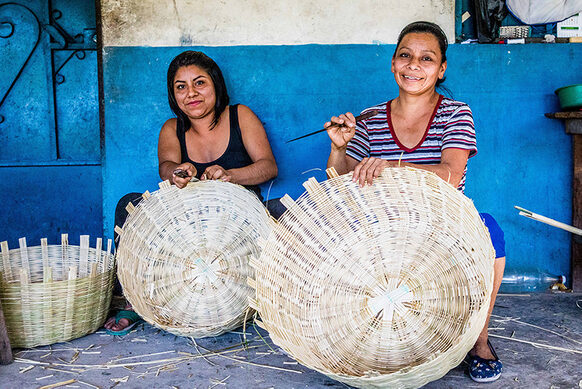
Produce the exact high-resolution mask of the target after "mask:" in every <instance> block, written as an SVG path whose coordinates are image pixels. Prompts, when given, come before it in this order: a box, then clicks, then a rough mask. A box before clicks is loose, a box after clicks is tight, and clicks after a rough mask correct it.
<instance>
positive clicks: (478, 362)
mask: <svg viewBox="0 0 582 389" xmlns="http://www.w3.org/2000/svg"><path fill="white" fill-rule="evenodd" d="M487 345H488V346H489V349H490V350H491V354H493V356H494V357H495V359H484V358H481V357H478V356H476V355H469V376H470V377H471V379H472V380H473V381H475V382H493V381H495V380H497V379H499V377H501V372H502V371H503V364H502V363H501V361H500V360H499V357H498V356H497V353H496V352H495V350H494V349H493V346H492V345H491V342H489V339H488V340H487Z"/></svg>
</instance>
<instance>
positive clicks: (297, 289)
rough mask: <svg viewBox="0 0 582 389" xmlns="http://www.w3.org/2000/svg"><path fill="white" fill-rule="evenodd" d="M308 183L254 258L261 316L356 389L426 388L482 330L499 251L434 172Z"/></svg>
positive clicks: (281, 338) (313, 364)
mask: <svg viewBox="0 0 582 389" xmlns="http://www.w3.org/2000/svg"><path fill="white" fill-rule="evenodd" d="M328 175H330V177H333V178H331V179H329V180H327V181H325V182H321V183H318V182H317V181H316V180H315V179H313V178H312V179H310V180H309V181H307V182H305V183H304V186H305V188H306V189H307V192H306V193H304V194H303V195H302V196H301V197H300V198H299V199H298V200H297V201H296V202H294V201H293V200H292V199H291V198H290V197H288V196H285V197H284V198H283V200H282V202H283V204H284V205H285V206H287V208H288V209H287V211H286V212H285V213H284V214H283V216H282V217H281V218H280V219H279V223H278V224H273V226H272V227H273V233H272V234H271V235H270V237H269V239H268V240H267V242H266V243H265V244H264V246H263V251H262V255H261V256H260V258H259V259H253V260H252V261H251V266H253V267H254V268H255V274H256V280H253V279H249V284H250V285H251V286H253V287H255V288H256V299H255V300H251V307H253V308H254V309H256V310H257V311H258V312H259V314H260V317H261V321H262V323H259V325H261V326H263V327H264V328H265V329H266V330H268V331H269V334H270V336H271V339H272V340H273V342H274V343H275V344H277V345H279V346H280V347H282V348H283V349H284V350H286V351H287V352H288V353H289V354H290V355H291V356H293V357H294V358H295V359H297V361H299V362H300V363H302V364H304V365H306V366H308V367H310V368H313V369H315V370H318V371H320V372H321V373H324V374H326V375H328V376H330V377H332V378H334V379H337V380H339V381H342V382H345V383H347V384H349V385H353V386H356V387H409V388H412V387H420V386H422V385H424V384H426V383H427V382H429V381H432V380H435V379H438V378H440V377H442V376H443V375H445V374H446V373H447V372H448V371H449V370H450V369H451V368H453V367H454V366H456V365H458V364H459V363H460V362H461V361H462V359H463V358H464V357H465V355H466V353H467V352H468V351H469V350H470V349H471V348H472V346H473V344H474V342H475V341H476V339H477V336H478V334H479V332H480V331H481V329H482V328H483V325H484V322H485V319H486V315H487V309H488V307H489V301H490V294H491V290H492V280H493V261H494V257H495V254H494V250H493V247H492V244H491V241H490V238H489V234H488V231H487V228H486V227H485V226H484V224H483V222H482V221H481V219H480V217H479V214H478V213H477V211H476V209H475V207H474V206H473V204H472V202H471V201H470V200H469V199H468V198H466V197H465V196H463V195H462V194H461V193H460V192H458V191H457V190H456V189H454V188H453V187H452V186H451V185H449V184H448V183H446V182H445V181H443V180H441V179H440V178H439V177H438V176H437V175H435V174H433V173H429V172H426V171H423V170H418V169H411V168H388V169H385V170H384V172H383V173H382V174H381V176H380V177H378V178H377V179H376V180H375V181H374V185H372V186H367V187H364V188H359V187H358V185H357V184H356V183H353V182H352V181H351V174H347V175H344V176H340V177H338V176H337V173H336V172H335V170H329V171H328Z"/></svg>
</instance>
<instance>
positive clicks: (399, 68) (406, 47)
mask: <svg viewBox="0 0 582 389" xmlns="http://www.w3.org/2000/svg"><path fill="white" fill-rule="evenodd" d="M442 58H443V56H442V53H441V49H440V46H439V41H438V39H437V38H436V37H435V36H434V35H433V34H431V33H426V32H422V33H417V32H413V33H409V34H407V35H405V36H404V37H403V38H402V40H401V41H400V44H399V45H398V47H397V49H396V52H395V53H394V57H393V58H392V73H394V78H395V79H396V83H397V84H398V86H399V88H400V92H401V93H402V92H406V93H409V94H412V95H422V94H424V93H427V92H428V93H433V92H434V89H435V86H436V83H437V80H439V79H441V78H443V76H444V74H445V70H446V69H447V62H446V61H444V62H443V60H442Z"/></svg>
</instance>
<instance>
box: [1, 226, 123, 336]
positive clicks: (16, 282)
mask: <svg viewBox="0 0 582 389" xmlns="http://www.w3.org/2000/svg"><path fill="white" fill-rule="evenodd" d="M61 241H62V242H61V244H60V245H49V244H48V242H47V239H46V238H43V239H41V245H40V246H33V247H28V246H27V244H26V239H25V238H21V239H20V241H19V243H20V248H18V249H12V250H10V249H9V247H8V243H7V242H2V243H1V249H2V252H1V256H2V258H1V260H0V273H1V276H0V301H1V303H2V307H3V309H4V316H5V320H6V327H7V330H8V337H9V339H10V343H11V346H12V347H36V346H41V345H49V344H53V343H57V342H64V341H68V340H71V339H75V338H78V337H81V336H84V335H86V334H89V333H92V332H95V331H96V330H97V329H98V328H99V327H100V326H101V325H102V324H103V322H104V321H105V317H106V315H107V312H108V311H109V304H110V302H111V293H112V288H113V275H114V271H115V270H114V260H113V255H112V254H111V241H108V244H107V250H106V251H104V250H103V249H102V239H101V238H97V240H96V248H91V247H89V236H88V235H82V236H81V237H80V245H78V246H77V245H71V244H69V242H68V236H67V234H63V235H62V236H61Z"/></svg>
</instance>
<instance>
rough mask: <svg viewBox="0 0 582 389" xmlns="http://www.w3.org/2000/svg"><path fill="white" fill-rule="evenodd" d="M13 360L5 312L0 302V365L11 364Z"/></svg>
mask: <svg viewBox="0 0 582 389" xmlns="http://www.w3.org/2000/svg"><path fill="white" fill-rule="evenodd" d="M12 361H13V358H12V349H11V348H10V339H8V331H7V330H6V323H5V322H4V312H3V311H2V304H1V303H0V365H9V364H11V363H12Z"/></svg>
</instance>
